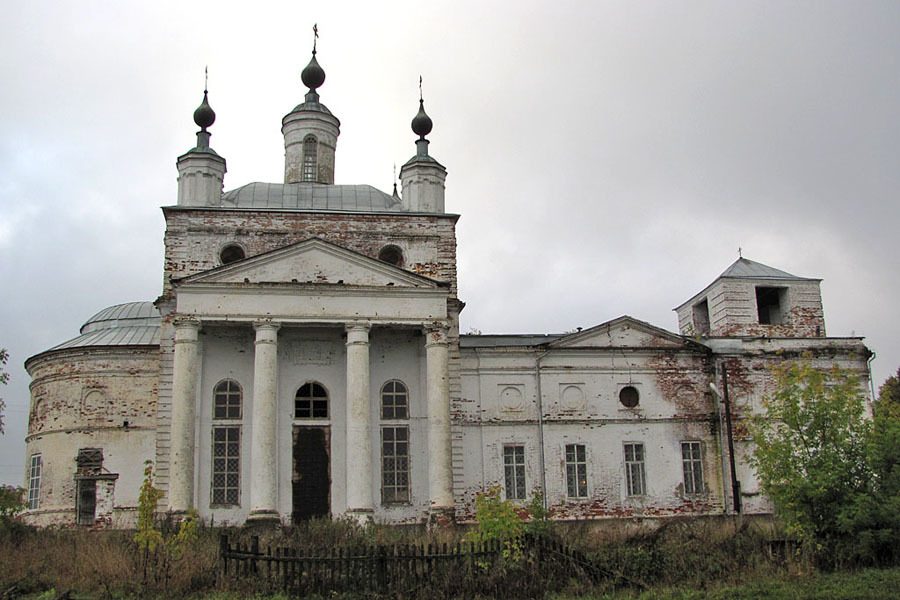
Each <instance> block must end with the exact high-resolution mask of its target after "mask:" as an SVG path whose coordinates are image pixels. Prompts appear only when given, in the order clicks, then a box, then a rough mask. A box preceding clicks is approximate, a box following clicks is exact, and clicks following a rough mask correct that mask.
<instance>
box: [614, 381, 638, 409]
mask: <svg viewBox="0 0 900 600" xmlns="http://www.w3.org/2000/svg"><path fill="white" fill-rule="evenodd" d="M639 399H640V396H639V395H638V391H637V389H636V388H635V387H634V386H630V385H628V386H625V387H623V388H622V389H621V391H620V392H619V402H621V403H622V406H624V407H625V408H634V407H635V406H637V405H638V400H639Z"/></svg>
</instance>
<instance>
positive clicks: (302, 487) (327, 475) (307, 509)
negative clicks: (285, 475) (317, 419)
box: [291, 426, 331, 523]
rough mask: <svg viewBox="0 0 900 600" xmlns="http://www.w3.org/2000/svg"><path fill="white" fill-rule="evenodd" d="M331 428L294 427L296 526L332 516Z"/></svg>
mask: <svg viewBox="0 0 900 600" xmlns="http://www.w3.org/2000/svg"><path fill="white" fill-rule="evenodd" d="M328 434H329V431H328V428H327V427H303V426H295V427H294V469H293V477H292V487H293V511H292V515H291V516H292V520H293V522H295V523H296V522H299V521H302V520H305V519H311V518H313V517H327V516H328V515H329V512H330V508H331V506H330V495H331V472H330V466H331V461H330V460H329V456H328V450H329V447H330V444H329V441H330V440H329V438H330V436H329V435H328Z"/></svg>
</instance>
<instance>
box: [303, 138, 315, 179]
mask: <svg viewBox="0 0 900 600" xmlns="http://www.w3.org/2000/svg"><path fill="white" fill-rule="evenodd" d="M317 146H318V143H317V141H316V136H314V135H308V136H306V137H305V138H303V173H302V176H301V181H311V182H315V180H316V171H317V170H318V169H317V164H316V163H317V156H316V155H317V150H318V148H317Z"/></svg>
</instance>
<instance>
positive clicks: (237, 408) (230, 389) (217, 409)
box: [213, 379, 243, 419]
mask: <svg viewBox="0 0 900 600" xmlns="http://www.w3.org/2000/svg"><path fill="white" fill-rule="evenodd" d="M242 396H243V392H242V391H241V384H239V383H238V382H237V381H235V380H233V379H223V380H222V381H220V382H219V383H217V384H216V387H215V389H214V390H213V418H214V419H240V418H241V404H242V402H241V399H242Z"/></svg>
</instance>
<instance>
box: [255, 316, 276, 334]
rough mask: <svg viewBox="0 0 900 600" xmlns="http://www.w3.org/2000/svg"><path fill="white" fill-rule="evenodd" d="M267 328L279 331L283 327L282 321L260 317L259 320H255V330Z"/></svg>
mask: <svg viewBox="0 0 900 600" xmlns="http://www.w3.org/2000/svg"><path fill="white" fill-rule="evenodd" d="M261 329H262V330H267V331H278V330H279V329H281V323H278V322H277V321H271V320H269V319H260V320H258V321H253V330H254V331H259V330H261Z"/></svg>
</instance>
